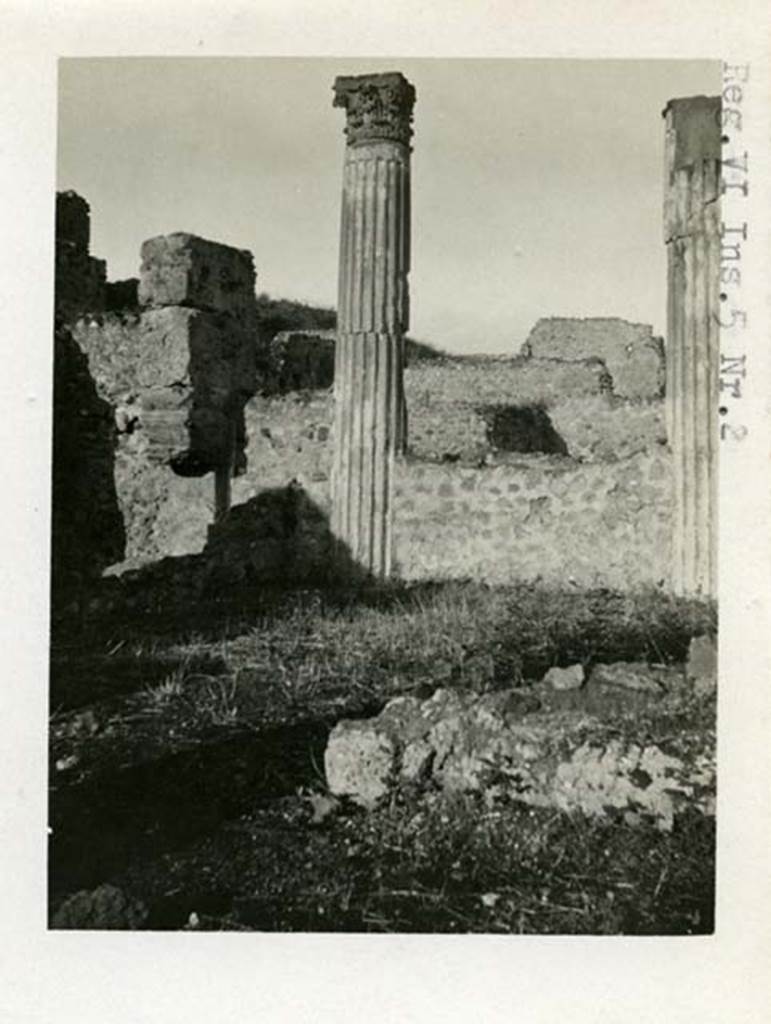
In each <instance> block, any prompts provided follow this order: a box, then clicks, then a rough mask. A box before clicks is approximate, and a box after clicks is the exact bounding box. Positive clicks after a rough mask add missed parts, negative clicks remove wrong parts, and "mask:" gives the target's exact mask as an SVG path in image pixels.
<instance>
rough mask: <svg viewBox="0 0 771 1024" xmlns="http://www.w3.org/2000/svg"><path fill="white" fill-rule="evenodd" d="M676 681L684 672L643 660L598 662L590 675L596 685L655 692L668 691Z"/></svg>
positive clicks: (591, 682)
mask: <svg viewBox="0 0 771 1024" xmlns="http://www.w3.org/2000/svg"><path fill="white" fill-rule="evenodd" d="M676 681H682V672H680V671H678V670H677V669H675V670H670V669H666V668H660V667H659V668H657V667H655V666H652V665H648V664H647V663H646V662H643V661H634V662H629V661H617V662H614V663H613V664H611V665H604V664H602V663H601V662H598V663H597V664H596V665H595V666H594V667H593V668H592V672H591V675H590V677H589V682H590V684H592V685H594V686H618V687H621V688H623V689H625V690H639V691H644V692H646V693H655V694H661V693H664V692H666V690H667V689H668V688H671V686H672V685H673V683H675V682H676Z"/></svg>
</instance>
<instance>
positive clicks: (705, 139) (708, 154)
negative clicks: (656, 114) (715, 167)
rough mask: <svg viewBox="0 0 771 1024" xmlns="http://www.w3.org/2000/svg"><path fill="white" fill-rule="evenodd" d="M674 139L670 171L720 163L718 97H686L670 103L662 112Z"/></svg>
mask: <svg viewBox="0 0 771 1024" xmlns="http://www.w3.org/2000/svg"><path fill="white" fill-rule="evenodd" d="M663 114H664V117H665V118H666V122H667V128H668V130H669V131H671V132H672V134H673V137H674V147H673V150H672V153H671V165H672V170H680V169H681V168H683V167H690V166H692V165H693V164H694V163H696V162H698V161H700V160H710V159H711V160H719V159H720V97H719V96H688V97H685V98H683V99H674V100H670V101H669V103H667V105H666V107H665V108H664V111H663Z"/></svg>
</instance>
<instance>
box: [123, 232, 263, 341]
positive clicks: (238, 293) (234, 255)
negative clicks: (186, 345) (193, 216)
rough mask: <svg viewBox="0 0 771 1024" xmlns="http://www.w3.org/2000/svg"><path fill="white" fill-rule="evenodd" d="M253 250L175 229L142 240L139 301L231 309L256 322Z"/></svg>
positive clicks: (247, 319)
mask: <svg viewBox="0 0 771 1024" xmlns="http://www.w3.org/2000/svg"><path fill="white" fill-rule="evenodd" d="M254 284H255V272H254V260H253V258H252V254H251V253H250V252H249V251H248V250H246V249H235V248H233V247H232V246H229V245H221V244H219V243H218V242H209V241H207V240H206V239H204V238H198V237H197V236H196V235H190V234H187V233H185V232H176V233H174V234H171V235H159V236H158V237H157V238H150V239H148V240H147V241H146V242H143V244H142V265H141V269H140V278H139V288H138V298H139V303H140V305H141V306H153V307H157V306H192V307H194V308H195V309H202V310H213V311H216V312H223V313H230V314H231V315H232V316H234V317H236V318H237V319H238V320H241V321H243V322H246V323H254V322H255V315H256V302H255V295H254Z"/></svg>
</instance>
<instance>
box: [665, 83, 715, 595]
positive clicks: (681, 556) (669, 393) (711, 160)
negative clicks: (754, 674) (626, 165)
mask: <svg viewBox="0 0 771 1024" xmlns="http://www.w3.org/2000/svg"><path fill="white" fill-rule="evenodd" d="M664 113H665V118H666V131H667V136H666V163H667V167H666V176H667V177H666V196H665V212H664V220H665V238H666V243H667V260H668V280H667V381H666V407H667V430H668V434H669V443H670V447H671V449H672V455H673V461H674V488H675V494H674V497H675V513H674V531H673V539H672V578H671V583H672V589H673V590H674V591H675V593H679V594H692V595H697V594H701V595H703V596H716V594H717V535H718V533H717V529H718V524H717V470H718V467H717V455H718V433H717V405H718V363H719V357H720V352H719V334H718V330H719V328H718V320H719V304H720V299H719V290H720V284H719V281H720V213H719V195H720V100H719V99H718V98H710V97H704V96H699V97H694V98H693V99H683V100H673V101H671V102H670V103H669V104H668V106H667V109H666V110H665V112H664Z"/></svg>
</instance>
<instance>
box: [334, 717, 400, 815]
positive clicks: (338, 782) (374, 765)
mask: <svg viewBox="0 0 771 1024" xmlns="http://www.w3.org/2000/svg"><path fill="white" fill-rule="evenodd" d="M394 758H395V751H394V747H393V745H392V743H391V741H390V740H389V738H388V735H387V734H386V733H384V732H378V731H376V730H374V729H361V728H356V726H355V724H354V723H348V722H341V723H340V724H339V725H338V726H337V727H336V729H335V742H334V743H330V744H329V746H328V747H327V750H326V753H325V755H324V769H325V771H326V776H327V784H328V785H329V789H330V792H332V793H334V794H335V795H336V796H349V797H351V798H352V799H353V800H355V801H356V803H358V804H361V805H362V806H363V807H374V806H375V804H376V803H377V802H378V801H379V800H381V799H382V798H383V797H384V796H385V795H386V793H388V790H389V789H390V785H391V774H392V772H393V770H394Z"/></svg>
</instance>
